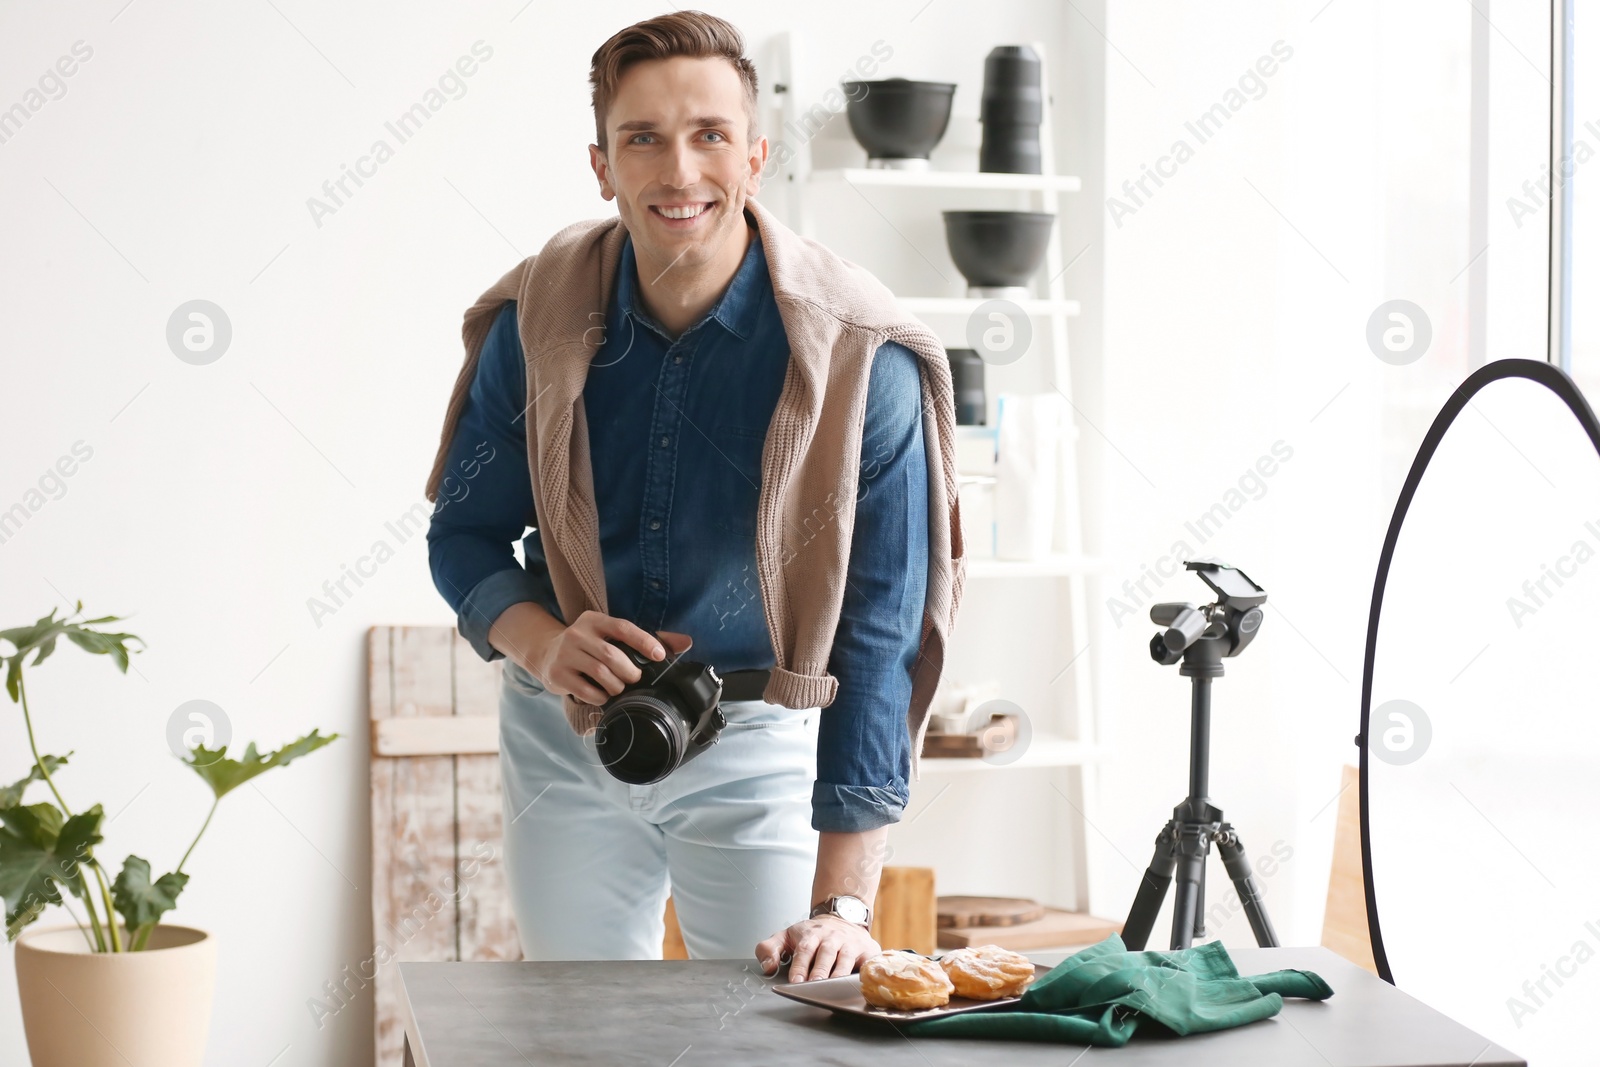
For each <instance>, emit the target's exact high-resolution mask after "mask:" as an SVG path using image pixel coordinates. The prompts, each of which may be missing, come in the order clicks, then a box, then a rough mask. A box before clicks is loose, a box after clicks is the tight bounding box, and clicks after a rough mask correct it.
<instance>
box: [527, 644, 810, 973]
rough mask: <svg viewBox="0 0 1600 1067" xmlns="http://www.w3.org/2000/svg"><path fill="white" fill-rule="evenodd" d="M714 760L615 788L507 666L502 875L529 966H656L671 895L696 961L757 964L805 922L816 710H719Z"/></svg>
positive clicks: (585, 742) (738, 704) (756, 704)
mask: <svg viewBox="0 0 1600 1067" xmlns="http://www.w3.org/2000/svg"><path fill="white" fill-rule="evenodd" d="M722 709H723V713H724V714H725V715H726V716H727V718H728V725H727V726H726V727H724V728H723V731H722V737H721V739H720V740H719V741H718V742H717V743H716V744H715V745H712V746H711V748H710V749H709V750H708V751H706V752H703V753H701V754H700V755H698V756H696V757H695V758H694V759H692V760H690V761H689V762H687V763H685V764H683V765H682V766H681V767H679V768H678V769H677V770H675V771H673V772H672V773H671V774H670V775H668V776H667V777H666V778H665V779H663V780H662V781H660V782H656V783H655V784H653V785H644V786H634V785H628V784H627V783H625V782H621V781H618V780H617V779H616V778H613V777H612V776H611V774H610V773H609V772H608V771H607V770H606V769H605V767H604V766H602V765H601V762H600V759H599V756H598V755H597V754H596V751H595V744H594V735H593V734H591V735H590V736H589V737H587V738H581V737H579V736H578V735H577V734H576V733H575V732H574V731H573V729H572V727H571V726H570V725H568V723H567V719H566V716H565V715H564V714H563V713H562V708H561V698H560V697H558V696H556V695H555V694H553V693H549V692H547V691H546V690H545V689H544V687H543V686H542V685H541V684H540V683H539V681H538V680H537V679H536V678H534V677H533V675H531V674H529V673H528V672H527V671H525V670H523V669H522V668H521V667H519V666H517V665H516V664H514V663H512V662H511V661H510V660H507V661H506V664H505V670H504V675H503V681H502V683H501V692H500V774H501V781H502V786H501V799H502V808H503V811H504V821H503V824H502V825H503V826H504V835H505V861H506V876H507V879H508V881H509V883H510V889H511V903H512V911H513V913H514V914H515V916H516V920H517V931H518V934H519V936H520V938H521V941H522V953H523V956H524V957H525V958H526V959H529V960H622V959H660V958H661V941H662V937H663V935H664V933H665V924H664V922H663V910H664V909H665V907H666V899H667V894H668V892H669V891H670V892H671V894H672V900H673V906H674V908H675V910H676V912H677V919H678V925H679V927H680V929H681V930H682V933H683V942H684V946H685V948H687V949H688V952H689V955H690V956H691V957H693V958H695V959H707V958H744V959H753V958H754V954H755V947H756V943H757V942H759V941H762V940H765V939H766V938H768V937H770V936H772V935H773V934H775V933H777V932H778V931H780V930H782V929H783V928H784V927H786V926H788V925H790V924H791V923H795V922H798V921H800V920H801V919H804V918H805V917H806V913H807V912H808V911H809V910H810V905H811V880H812V876H813V874H814V873H815V870H816V859H817V832H816V831H815V830H813V829H812V828H811V786H812V783H813V782H814V781H815V779H816V768H817V722H818V714H819V709H817V708H810V709H807V710H804V711H796V710H793V709H790V708H786V707H783V706H782V705H779V704H771V703H768V702H766V701H763V700H743V701H724V702H723V704H722Z"/></svg>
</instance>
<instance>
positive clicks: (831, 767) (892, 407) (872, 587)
mask: <svg viewBox="0 0 1600 1067" xmlns="http://www.w3.org/2000/svg"><path fill="white" fill-rule="evenodd" d="M920 358H921V357H919V356H918V355H917V354H916V353H915V352H912V351H911V350H910V349H908V348H906V347H904V346H902V345H899V344H896V343H894V342H885V343H884V344H883V345H881V346H880V347H879V348H878V351H877V352H876V353H875V355H874V357H873V361H872V371H871V377H870V379H869V382H868V388H867V405H866V415H865V418H864V422H863V426H862V432H861V474H860V483H859V485H858V487H857V490H856V502H855V527H854V532H853V534H852V536H851V542H850V564H849V569H848V571H847V584H846V586H845V592H844V602H843V605H842V608H841V611H840V616H839V624H838V627H837V629H836V630H835V631H834V638H833V646H832V650H831V652H830V653H829V658H828V670H829V671H830V672H831V673H832V674H834V675H835V676H836V677H837V678H838V679H839V690H838V693H837V694H836V695H835V697H834V700H833V703H831V704H829V705H828V706H827V707H825V708H823V709H822V712H821V721H820V723H819V725H818V734H817V781H816V784H815V785H814V786H813V789H812V798H811V807H812V815H811V824H812V828H813V829H816V830H825V831H828V830H832V831H846V832H857V831H862V830H872V829H876V828H877V827H879V826H883V825H886V824H888V823H893V822H898V821H899V820H900V817H901V815H902V814H903V812H904V810H905V806H906V803H907V802H908V800H909V799H910V789H909V785H908V782H909V779H910V775H911V739H910V734H909V731H908V730H907V729H906V712H907V710H908V709H909V707H910V704H911V668H912V666H913V664H914V663H915V661H916V656H917V651H918V647H919V644H920V641H921V636H922V615H923V605H924V597H925V594H926V590H927V574H928V467H927V456H926V454H925V453H924V451H923V440H922V380H921V371H920V369H919V367H918V365H917V363H918V360H919V359H920Z"/></svg>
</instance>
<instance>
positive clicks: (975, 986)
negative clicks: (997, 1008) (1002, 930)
mask: <svg viewBox="0 0 1600 1067" xmlns="http://www.w3.org/2000/svg"><path fill="white" fill-rule="evenodd" d="M939 966H940V967H942V968H944V971H945V973H946V974H948V975H949V976H950V984H951V985H952V986H954V987H955V994H956V996H958V997H968V998H970V999H972V1000H998V999H1000V998H1001V997H1015V996H1020V995H1021V994H1022V991H1023V990H1024V989H1027V988H1028V983H1030V982H1032V981H1033V975H1034V969H1033V961H1032V960H1030V959H1028V957H1026V956H1024V955H1023V954H1022V953H1020V952H1012V951H1011V950H1010V949H1007V948H1001V947H1000V946H999V945H979V946H977V947H976V948H958V949H952V950H950V951H949V952H946V953H945V954H944V955H943V956H940V957H939Z"/></svg>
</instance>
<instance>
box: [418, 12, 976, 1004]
mask: <svg viewBox="0 0 1600 1067" xmlns="http://www.w3.org/2000/svg"><path fill="white" fill-rule="evenodd" d="M743 51H744V47H743V43H742V41H741V39H740V36H739V34H738V32H737V30H735V29H734V28H733V27H732V26H731V25H730V24H728V23H726V22H724V21H723V20H721V19H718V18H715V17H712V16H709V15H706V14H704V13H702V12H698V11H680V12H675V13H672V14H668V15H663V16H660V17H658V18H654V19H650V20H648V21H646V22H642V23H639V24H637V25H635V26H631V27H629V28H627V29H625V30H623V31H621V32H620V33H618V34H616V35H615V36H613V37H612V38H611V39H610V40H609V41H607V42H606V43H605V44H604V45H603V46H602V47H601V48H600V49H599V51H597V52H596V53H595V55H594V57H593V61H592V68H591V75H590V78H591V82H592V83H593V89H594V93H593V98H594V109H595V126H596V136H597V141H598V143H597V144H594V145H591V146H589V156H590V162H591V165H592V166H593V168H594V173H595V177H596V178H597V179H598V181H599V187H600V194H601V196H602V197H603V198H604V199H606V200H615V201H616V203H617V213H618V216H619V218H618V219H616V220H599V221H590V222H585V223H578V224H574V225H573V226H570V227H568V228H567V229H566V230H563V231H562V232H561V233H559V234H557V235H556V236H555V237H554V238H552V239H551V240H550V242H549V243H547V244H546V246H545V248H544V249H542V250H541V251H540V252H539V254H538V255H536V256H533V257H530V258H529V259H528V260H525V261H524V262H523V263H522V264H519V265H518V267H517V268H515V269H513V270H512V271H511V272H510V273H509V274H507V275H506V277H505V278H503V279H502V280H501V282H500V283H497V285H496V286H495V287H494V288H492V289H490V290H489V291H488V292H487V293H485V295H484V296H483V297H482V298H480V300H479V301H478V302H477V304H475V305H474V306H473V308H472V309H470V310H469V311H468V313H467V316H466V323H465V326H464V329H463V336H464V338H465V340H466V345H467V362H466V364H465V366H464V367H463V370H462V373H461V375H460V377H459V378H458V380H457V383H456V388H455V392H454V394H453V395H452V398H451V403H450V406H449V411H448V414H447V416H446V422H445V428H444V432H443V434H442V435H441V443H440V450H439V453H438V456H437V458H436V460H435V464H434V469H433V472H432V475H431V476H430V479H429V486H428V496H429V499H430V500H438V507H437V508H436V510H435V513H434V517H433V520H432V524H431V526H430V528H429V531H428V544H429V561H430V566H431V569H432V572H433V577H434V583H435V585H436V586H437V587H438V589H439V591H440V593H441V594H442V595H443V596H444V598H445V599H446V600H447V601H448V602H449V603H450V605H451V607H452V608H453V609H454V610H455V611H456V612H457V614H458V616H459V628H460V631H461V633H462V635H463V636H464V637H466V638H467V639H468V640H469V641H470V642H471V643H472V646H473V647H474V648H475V649H476V650H477V651H478V653H479V655H481V656H483V657H484V658H485V659H488V660H493V659H498V658H501V657H504V658H505V660H506V665H505V670H504V685H503V690H502V699H501V708H500V717H501V727H500V729H501V737H500V763H501V771H502V775H503V779H504V782H503V788H504V812H505V825H504V833H505V855H506V862H507V876H508V880H509V883H510V889H511V892H512V897H513V910H514V912H515V914H516V917H517V924H518V929H519V933H520V936H521V940H522V947H523V952H524V954H525V955H526V956H527V958H529V959H640V958H658V957H659V955H660V950H661V941H662V935H663V915H662V913H663V908H664V905H665V899H666V897H667V894H668V892H669V888H670V892H671V895H672V899H673V902H674V905H675V909H676V914H677V919H678V923H679V926H680V928H681V930H682V933H683V938H684V942H685V945H686V947H687V948H688V950H689V952H690V954H691V955H693V956H695V957H711V956H721V957H730V956H744V955H746V954H748V953H749V952H751V950H752V948H753V949H754V953H755V956H756V958H757V960H758V961H759V963H760V965H761V967H762V970H763V971H764V972H765V973H767V974H769V975H770V974H775V973H776V972H777V971H778V969H779V968H780V967H781V965H782V963H783V962H789V963H790V965H791V966H790V971H789V974H788V976H787V977H788V978H789V979H790V980H791V981H803V980H807V979H815V978H827V977H835V976H839V975H845V974H849V973H851V972H852V971H853V970H854V969H855V968H856V966H857V965H858V964H859V963H860V962H861V961H862V960H863V959H866V958H869V957H871V956H872V955H875V954H876V953H877V952H879V951H880V946H879V945H878V944H877V942H876V941H874V940H873V938H872V936H871V935H870V933H869V932H868V927H869V923H870V908H871V905H872V902H873V899H874V897H875V895H876V891H877V884H878V880H879V875H880V869H881V864H882V857H883V854H884V843H885V839H886V836H887V832H888V826H889V824H891V823H893V822H895V821H898V820H899V818H900V817H901V813H902V812H903V810H904V807H905V804H906V802H907V799H908V782H909V780H911V778H912V777H914V774H915V769H916V767H917V751H916V750H917V747H918V746H920V744H921V741H922V734H923V730H924V728H925V722H926V712H927V707H928V703H929V701H930V700H931V698H932V692H933V687H934V685H935V684H936V683H937V681H938V676H939V672H940V670H941V667H942V663H943V654H944V643H945V641H946V639H947V637H948V633H949V630H950V628H951V626H952V625H953V622H954V616H955V609H956V606H957V603H958V602H959V597H960V586H961V577H962V569H961V568H962V564H963V563H964V560H963V558H962V549H961V541H960V518H959V513H958V511H957V510H956V500H955V476H954V466H953V456H952V441H953V426H954V415H953V396H952V392H951V386H950V377H949V368H948V364H947V363H946V362H945V360H946V356H945V353H944V351H943V349H942V347H941V346H940V345H939V343H938V341H937V338H935V337H934V336H933V334H932V333H931V332H929V331H928V330H927V329H926V328H925V327H923V326H922V325H921V324H920V323H917V322H915V321H914V320H909V319H905V318H904V317H903V316H902V315H901V314H900V313H899V311H898V309H897V308H896V307H895V305H894V301H893V298H892V296H891V295H890V294H889V292H888V290H887V289H886V288H884V287H883V286H882V285H881V284H880V283H878V282H877V281H876V279H873V278H872V277H871V276H870V275H868V274H866V273H865V272H864V271H861V270H860V268H858V267H855V266H854V265H853V264H850V263H848V262H847V261H844V260H841V259H839V258H838V257H836V256H834V255H833V254H832V253H829V252H828V251H827V250H826V249H824V248H822V247H821V246H820V245H817V244H815V243H814V242H810V241H806V240H804V239H802V238H800V237H798V236H797V235H795V234H794V233H793V232H792V231H789V230H788V229H787V228H785V227H783V226H782V224H781V223H779V222H778V221H777V220H776V219H775V218H773V217H772V216H771V215H770V214H769V213H768V212H767V211H766V209H765V208H763V207H761V206H760V205H759V204H758V203H757V202H756V201H755V200H753V199H750V197H752V196H753V194H755V193H756V192H757V191H758V189H759V185H760V177H761V172H762V168H763V166H764V165H765V163H766V160H767V153H768V145H767V141H766V138H765V137H761V136H759V133H758V130H757V121H756V74H755V69H754V67H753V65H752V64H751V63H750V61H749V60H748V59H746V58H745V57H744V55H743ZM902 342H903V343H902ZM925 430H926V431H927V432H926V433H925V432H924V431H925ZM447 472H448V475H447ZM930 475H931V477H930ZM440 497H443V499H438V498H440ZM530 525H532V526H535V527H536V528H535V530H534V531H533V532H532V533H527V535H526V536H525V537H524V534H525V532H526V531H527V528H528V527H529V526H530ZM519 538H522V539H523V549H524V557H525V565H518V563H517V562H516V558H515V555H514V554H513V551H512V543H513V542H514V541H516V540H517V539H519ZM657 637H659V638H660V640H659V641H658V640H657V639H656V638H657ZM608 638H612V639H617V640H620V641H622V642H624V643H626V644H627V645H629V646H631V647H633V648H635V649H637V650H639V651H640V652H641V653H643V654H644V655H646V656H647V657H650V658H652V659H655V660H658V661H661V660H663V659H664V657H666V656H668V655H675V656H681V655H683V654H685V653H688V652H689V650H690V646H691V644H692V645H693V652H692V654H691V657H690V658H692V659H694V660H696V661H699V662H704V663H709V664H712V665H713V666H714V667H715V668H716V669H717V670H718V671H720V672H721V673H722V674H724V675H726V674H727V673H728V672H730V671H737V670H750V669H756V668H766V669H768V670H769V671H770V675H769V676H768V677H769V678H770V681H768V682H767V683H766V686H765V689H764V690H763V691H762V699H738V700H725V701H723V703H722V705H721V706H722V710H723V711H724V713H725V715H726V718H727V720H728V725H727V726H726V727H725V728H724V730H723V732H722V736H721V739H720V740H719V741H718V743H717V744H715V745H714V746H712V747H711V748H709V749H707V750H706V752H705V753H703V754H702V755H699V756H698V757H696V758H695V759H693V760H690V761H688V762H686V763H684V764H683V765H682V766H681V767H679V768H678V769H676V770H675V771H673V772H672V773H671V774H670V775H668V776H667V777H666V778H665V779H663V780H661V781H659V782H657V783H655V784H653V785H646V786H637V785H630V784H627V783H625V782H623V781H621V780H619V779H618V778H615V777H612V776H611V774H610V773H608V771H607V770H606V768H605V767H604V766H603V765H602V761H601V760H600V759H599V757H598V755H597V748H596V743H595V739H594V736H593V733H592V727H593V725H594V722H595V716H594V713H595V712H597V711H598V710H599V708H598V706H599V705H602V704H604V703H605V702H606V701H607V700H609V699H610V698H611V697H614V696H615V695H617V694H618V693H620V692H621V691H622V690H623V688H624V687H625V686H627V685H628V684H630V683H632V682H636V681H638V680H639V678H640V674H641V672H640V670H639V668H638V667H637V666H635V665H634V664H632V663H631V662H630V661H629V660H628V659H627V657H626V656H624V655H623V654H622V652H621V651H620V650H619V649H617V648H616V647H614V646H613V645H611V644H610V643H608V640H607V639H608ZM808 801H809V803H808ZM808 815H809V825H808V819H807V816H808Z"/></svg>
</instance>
